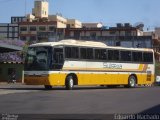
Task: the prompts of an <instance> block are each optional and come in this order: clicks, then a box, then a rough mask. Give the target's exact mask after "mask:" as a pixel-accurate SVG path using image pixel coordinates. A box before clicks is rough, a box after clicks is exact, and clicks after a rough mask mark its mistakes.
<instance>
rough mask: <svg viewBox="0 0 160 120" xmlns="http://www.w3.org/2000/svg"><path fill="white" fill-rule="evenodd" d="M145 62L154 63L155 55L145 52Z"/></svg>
mask: <svg viewBox="0 0 160 120" xmlns="http://www.w3.org/2000/svg"><path fill="white" fill-rule="evenodd" d="M143 62H148V63H153V53H149V52H144V53H143Z"/></svg>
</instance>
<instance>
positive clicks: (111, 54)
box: [108, 50, 119, 61]
mask: <svg viewBox="0 0 160 120" xmlns="http://www.w3.org/2000/svg"><path fill="white" fill-rule="evenodd" d="M108 60H113V61H117V60H119V51H118V50H108Z"/></svg>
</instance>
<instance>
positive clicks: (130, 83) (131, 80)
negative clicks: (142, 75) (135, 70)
mask: <svg viewBox="0 0 160 120" xmlns="http://www.w3.org/2000/svg"><path fill="white" fill-rule="evenodd" d="M135 87H136V77H135V76H133V75H131V76H129V78H128V88H135Z"/></svg>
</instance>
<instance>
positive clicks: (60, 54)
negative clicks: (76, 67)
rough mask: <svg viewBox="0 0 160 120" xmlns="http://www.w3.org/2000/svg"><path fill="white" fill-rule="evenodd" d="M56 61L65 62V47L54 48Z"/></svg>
mask: <svg viewBox="0 0 160 120" xmlns="http://www.w3.org/2000/svg"><path fill="white" fill-rule="evenodd" d="M53 59H54V62H55V63H58V64H63V62H64V58H63V49H62V48H54V57H53Z"/></svg>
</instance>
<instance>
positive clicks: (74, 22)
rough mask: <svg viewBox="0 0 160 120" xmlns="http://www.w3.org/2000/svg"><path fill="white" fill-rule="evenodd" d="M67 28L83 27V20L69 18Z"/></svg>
mask: <svg viewBox="0 0 160 120" xmlns="http://www.w3.org/2000/svg"><path fill="white" fill-rule="evenodd" d="M67 28H82V22H80V21H79V20H76V19H67Z"/></svg>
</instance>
